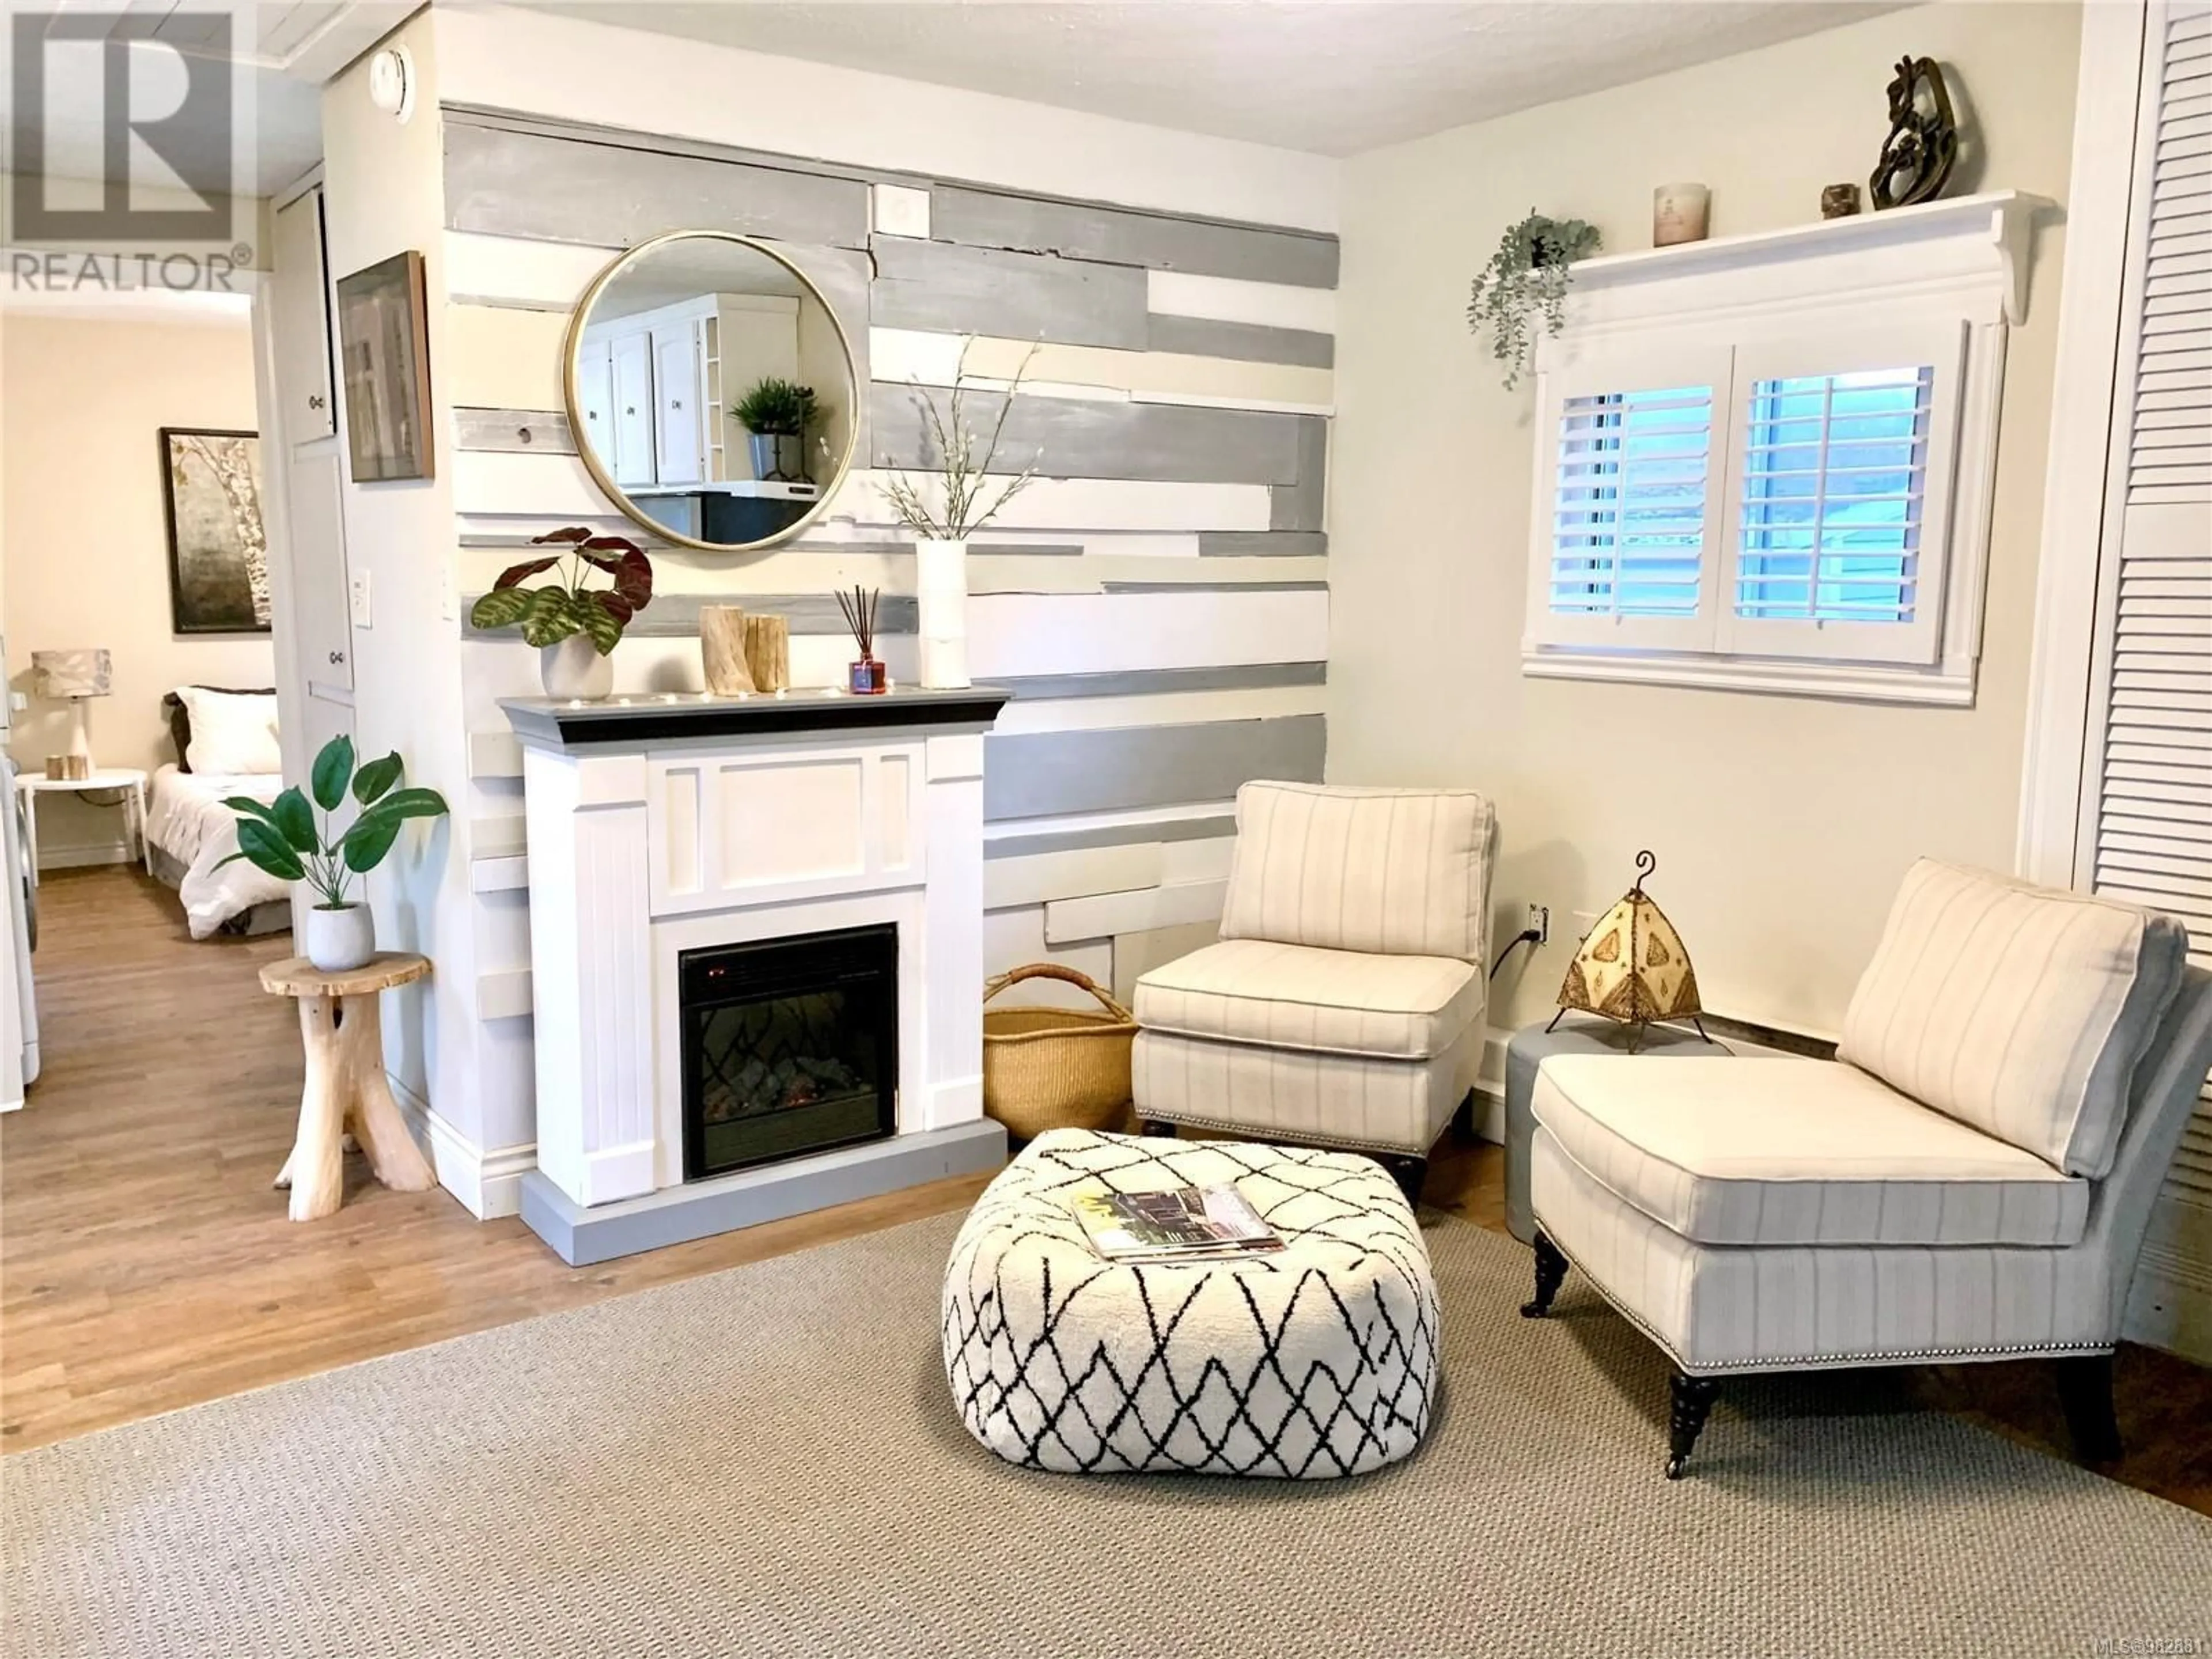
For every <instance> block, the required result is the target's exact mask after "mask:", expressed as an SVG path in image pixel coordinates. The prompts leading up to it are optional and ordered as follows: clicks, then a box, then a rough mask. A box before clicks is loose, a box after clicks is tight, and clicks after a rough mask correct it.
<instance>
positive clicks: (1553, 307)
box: [1467, 210, 1598, 391]
mask: <svg viewBox="0 0 2212 1659" xmlns="http://www.w3.org/2000/svg"><path fill="white" fill-rule="evenodd" d="M1597 246H1598V234H1597V227H1596V226H1595V225H1591V224H1585V223H1584V222H1583V221H1582V220H1580V219H1547V218H1546V217H1545V216H1543V215H1542V214H1541V213H1537V212H1534V211H1533V210H1532V211H1531V212H1530V213H1529V215H1528V217H1527V218H1525V219H1523V220H1522V221H1521V222H1520V223H1519V224H1517V225H1514V226H1511V227H1510V228H1508V229H1507V230H1506V233H1505V234H1504V235H1503V236H1501V237H1499V238H1498V252H1495V253H1493V254H1492V255H1491V256H1490V263H1489V264H1486V265H1485V266H1484V267H1483V268H1482V270H1481V272H1480V274H1479V275H1478V276H1476V277H1475V279H1474V294H1473V295H1472V296H1470V297H1469V299H1468V303H1467V325H1468V329H1469V330H1470V331H1473V332H1474V333H1477V334H1480V332H1481V331H1483V329H1484V328H1485V327H1487V328H1488V329H1489V330H1490V355H1491V356H1493V357H1495V358H1497V359H1498V362H1501V363H1503V364H1504V365H1505V386H1506V389H1507V390H1508V391H1510V390H1511V389H1512V388H1513V387H1514V386H1518V385H1519V384H1520V382H1521V375H1522V372H1523V371H1524V370H1525V369H1527V368H1528V359H1529V357H1530V356H1532V355H1533V354H1534V350H1535V333H1534V327H1533V326H1532V319H1534V317H1535V316H1536V315H1537V314H1538V313H1541V314H1542V316H1543V319H1544V326H1545V327H1546V328H1547V329H1548V330H1549V331H1551V332H1552V333H1553V334H1557V333H1558V332H1559V331H1560V330H1561V329H1562V328H1564V327H1565V326H1566V321H1567V309H1566V307H1567V284H1568V283H1569V282H1571V280H1572V271H1571V267H1572V265H1573V264H1574V262H1575V261H1576V260H1577V259H1586V258H1589V256H1590V255H1591V254H1593V253H1595V252H1597Z"/></svg>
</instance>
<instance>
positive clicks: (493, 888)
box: [469, 853, 530, 983]
mask: <svg viewBox="0 0 2212 1659" xmlns="http://www.w3.org/2000/svg"><path fill="white" fill-rule="evenodd" d="M529 885H530V858H529V855H528V854H523V853H517V854H513V855H511V856H509V857H507V858H499V859H476V860H471V863H470V865H469V890H470V891H471V892H472V893H507V892H512V891H513V890H515V889H517V888H524V887H528V886H529ZM478 982H479V983H481V982H482V981H478Z"/></svg>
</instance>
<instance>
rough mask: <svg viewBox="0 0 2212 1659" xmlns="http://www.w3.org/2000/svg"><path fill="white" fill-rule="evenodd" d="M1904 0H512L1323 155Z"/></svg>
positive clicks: (1762, 42) (1724, 52) (1715, 54)
mask: <svg viewBox="0 0 2212 1659" xmlns="http://www.w3.org/2000/svg"><path fill="white" fill-rule="evenodd" d="M524 3H526V4H529V5H532V6H534V7H536V8H537V9H542V10H547V11H558V12H562V13H564V14H567V15H573V16H580V17H590V18H594V19H597V20H599V21H603V22H608V23H614V24H618V25H620V26H623V27H629V28H634V29H645V30H649V31H653V32H656V33H666V34H672V35H679V36H682V37H684V38H685V39H688V40H704V41H710V42H714V43H715V44H718V45H721V46H741V47H744V48H747V49H749V50H751V51H754V52H772V53H775V54H778V55H780V56H783V57H787V58H811V59H813V60H815V61H817V62H820V63H825V64H843V65H845V66H846V67H848V68H851V69H862V70H877V71H879V72H881V73H884V74H887V75H899V76H906V77H908V79H912V80H918V81H931V82H938V83H939V84H940V85H944V86H952V87H966V88H970V89H971V90H974V91H977V92H991V93H999V94H1004V95H1006V96H1007V97H1011V98H1024V99H1028V100H1032V101H1034V102H1037V103H1044V104H1054V105H1058V106H1062V107H1064V108H1068V109H1079V110H1088V111H1090V112H1092V113H1094V114H1099V115H1112V116H1118V117H1121V118H1123V119H1126V120H1131V121H1143V122H1148V123H1151V124H1152V125H1158V126H1164V127H1173V128H1179V129H1181V130H1182V131H1190V132H1205V133H1212V134H1215V135H1218V136H1219V137H1225V138H1243V139H1249V140H1251V141H1253V142H1255V143H1263V144H1273V145H1277V146H1280V147H1282V148H1285V149H1302V150H1312V151H1317V152H1319V153H1321V154H1322V155H1354V154H1357V153H1358V151H1361V150H1364V149H1374V148H1375V147H1376V146H1377V145H1381V144H1389V143H1399V142H1401V141H1402V140H1405V139H1408V138H1416V137H1421V136H1422V135H1424V134H1426V133H1431V132H1440V131H1443V130H1444V129H1446V128H1448V127H1455V126H1461V125H1465V124H1467V123H1468V122H1470V121H1481V120H1486V119H1488V118H1491V117H1492V116H1498V115H1504V114H1506V113H1508V112H1511V111H1513V110H1517V109H1527V108H1529V107H1531V106H1534V105H1538V104H1546V103H1550V102H1552V101H1553V100H1556V99H1560V98H1567V97H1572V96H1574V95H1576V94H1580V93H1585V92H1595V91H1598V90H1600V89H1601V88H1606V87H1612V86H1620V85H1622V84H1625V83H1626V82H1631V81H1636V80H1641V79H1643V78H1644V76H1650V75H1657V74H1661V73H1663V72H1664V71H1666V70H1674V69H1680V68H1682V67H1684V66H1685V65H1687V64H1697V63H1703V62H1705V61H1707V60H1709V59H1711V58H1725V57H1728V56H1729V55H1730V54H1732V53H1735V52H1748V51H1751V50H1752V49H1753V48H1754V47H1758V46H1770V45H1771V44H1773V43H1774V42H1776V41H1778V40H1791V39H1794V38H1795V37H1796V36H1799V35H1803V34H1812V33H1817V32H1818V31H1820V30H1821V29H1826V28H1832V27H1835V26H1836V25H1838V24H1839V23H1844V22H1850V21H1854V20H1856V19H1857V18H1861V17H1867V16H1871V15H1875V14H1877V13H1880V12H1884V11H1890V10H1894V9H1898V5H1899V3H1902V0H1886V3H1882V0H1876V3H1834V0H1481V3H1471V4H1470V3H1463V0H1120V3H1109V4H1097V3H1090V4H1060V3H1051V0H743V3H735V0H524ZM741 95H742V93H741V91H740V90H739V89H738V88H732V96H741Z"/></svg>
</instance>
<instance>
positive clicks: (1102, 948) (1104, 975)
mask: <svg viewBox="0 0 2212 1659" xmlns="http://www.w3.org/2000/svg"><path fill="white" fill-rule="evenodd" d="M1032 962H1056V963H1060V965H1061V966H1063V967H1067V968H1073V969H1078V970H1079V971H1080V972H1083V973H1085V974H1088V975H1091V978H1092V979H1094V980H1096V981H1097V982H1098V983H1099V984H1100V985H1111V984H1112V983H1113V981H1114V944H1113V941H1112V940H1111V939H1086V940H1074V941H1071V942H1068V943H1066V944H1061V945H1047V944H1046V943H1045V937H1044V907H1043V906H1042V905H1041V904H1032V905H1026V906H1024V907H1022V908H1017V909H1011V910H986V911H985V912H984V913H983V972H984V973H985V975H988V976H994V977H995V976H996V975H1000V974H1003V973H1005V972H1006V970H1007V969H1010V968H1019V967H1022V966H1024V965H1025V964H1027V963H1032ZM1039 1003H1043V1004H1048V1005H1052V1006H1060V1007H1069V1008H1091V1009H1095V1008H1097V1006H1098V1005H1097V1002H1095V1001H1094V1000H1091V998H1090V997H1088V996H1085V994H1083V993H1082V992H1081V991H1080V990H1079V989H1077V988H1076V987H1073V986H1072V985H1065V984H1061V983H1060V982H1059V981H1054V980H1030V981H1024V982H1023V983H1021V984H1019V985H1014V986H1009V987H1007V988H1006V990H1004V991H1001V992H1000V994H998V995H997V996H995V997H993V998H992V999H991V1000H990V1002H989V1004H988V1005H987V1006H989V1007H992V1008H1019V1007H1026V1006H1031V1005H1034V1004H1039Z"/></svg>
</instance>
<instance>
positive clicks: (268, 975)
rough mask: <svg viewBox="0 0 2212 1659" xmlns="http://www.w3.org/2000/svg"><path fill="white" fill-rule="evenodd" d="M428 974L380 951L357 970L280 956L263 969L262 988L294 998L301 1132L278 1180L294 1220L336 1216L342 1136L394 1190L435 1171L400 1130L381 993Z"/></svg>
mask: <svg viewBox="0 0 2212 1659" xmlns="http://www.w3.org/2000/svg"><path fill="white" fill-rule="evenodd" d="M429 971H430V963H429V959H428V957H418V956H416V955H414V954H413V953H411V952H410V951H378V952H377V953H376V954H375V955H374V956H373V957H370V958H369V959H368V962H367V963H365V964H364V965H362V967H359V968H356V969H351V970H349V971H348V972H345V973H341V974H326V973H325V972H324V971H323V970H322V969H319V968H318V967H316V966H315V965H314V963H311V962H309V961H308V960H307V957H286V958H285V959H284V960H283V961H282V962H272V963H270V964H269V965H268V966H267V967H265V968H264V969H262V970H261V988H262V989H263V990H264V991H267V992H269V993H270V994H272V995H275V996H280V997H295V998H297V999H298V1000H299V1004H300V1040H301V1046H302V1047H303V1048H305V1049H306V1050H307V1086H306V1087H305V1088H304V1089H303V1090H301V1094H300V1131H299V1134H298V1136H297V1138H296V1139H294V1141H293V1143H292V1155H291V1156H290V1157H289V1158H286V1159H285V1160H284V1167H283V1169H282V1170H278V1171H277V1172H276V1183H275V1184H276V1185H277V1186H279V1187H289V1188H291V1189H292V1202H291V1215H292V1219H293V1220H295V1221H319V1220H320V1219H321V1218H323V1217H325V1216H326V1215H332V1214H335V1213H336V1212H337V1208H338V1205H339V1203H340V1202H341V1201H342V1200H343V1195H344V1188H345V1158H344V1144H343V1143H344V1140H345V1137H346V1136H347V1134H349V1133H350V1134H351V1135H352V1136H353V1138H354V1139H355V1140H356V1142H358V1143H359V1145H360V1146H361V1150H362V1152H364V1153H366V1154H367V1155H368V1167H369V1168H370V1169H371V1170H374V1172H375V1175H376V1178H377V1179H378V1180H379V1181H380V1182H383V1183H384V1184H385V1185H386V1186H387V1187H389V1188H392V1190H393V1191H395V1192H402V1193H419V1192H422V1191H424V1190H426V1189H427V1188H431V1187H435V1186H436V1185H437V1184H438V1177H437V1176H436V1175H435V1173H434V1172H433V1171H432V1170H431V1168H430V1165H429V1164H428V1161H427V1160H425V1159H424V1158H423V1156H422V1151H421V1149H420V1148H418V1147H417V1146H416V1145H415V1138H414V1137H413V1136H412V1135H410V1134H409V1133H407V1121H406V1120H405V1119H404V1118H403V1117H401V1116H400V1115H399V1104H398V1102H397V1101H395V1100H393V1099H392V1085H390V1084H389V1083H387V1082H386V1081H385V1077H384V1023H383V1020H382V1018H381V1017H380V1002H381V999H382V995H383V993H384V992H386V991H387V990H390V989H391V988H392V987H393V986H395V985H405V984H408V983H410V981H414V980H418V979H421V978H422V977H423V976H424V975H426V974H428V972H429Z"/></svg>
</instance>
